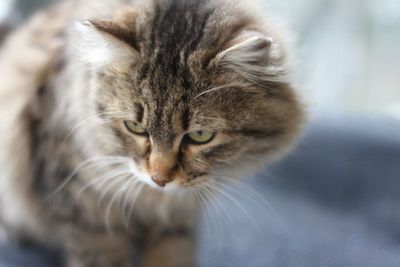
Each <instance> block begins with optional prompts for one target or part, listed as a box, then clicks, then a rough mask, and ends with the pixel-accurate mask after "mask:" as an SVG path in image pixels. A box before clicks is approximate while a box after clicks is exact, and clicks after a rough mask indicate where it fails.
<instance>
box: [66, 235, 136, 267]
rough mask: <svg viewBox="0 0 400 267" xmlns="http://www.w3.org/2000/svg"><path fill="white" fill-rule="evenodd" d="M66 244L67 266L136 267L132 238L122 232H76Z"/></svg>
mask: <svg viewBox="0 0 400 267" xmlns="http://www.w3.org/2000/svg"><path fill="white" fill-rule="evenodd" d="M64 244H65V252H66V261H67V267H134V265H133V260H132V250H131V248H132V243H131V240H130V239H129V238H127V237H126V236H124V235H122V234H112V233H103V232H100V233H96V234H85V233H83V232H80V233H79V234H76V233H74V235H70V236H68V237H67V239H66V240H65V243H64Z"/></svg>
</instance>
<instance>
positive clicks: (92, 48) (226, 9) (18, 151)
mask: <svg viewBox="0 0 400 267" xmlns="http://www.w3.org/2000/svg"><path fill="white" fill-rule="evenodd" d="M288 72H289V69H288V63H287V56H286V49H285V42H284V40H283V37H282V36H281V33H280V30H279V28H277V27H276V26H274V25H273V24H272V23H270V22H266V21H264V19H263V17H262V16H260V15H258V12H256V11H255V10H253V9H251V8H250V7H246V6H244V5H243V3H240V2H234V1H223V0H151V1H133V0H132V1H129V0H125V1H123V0H104V1H96V0H89V1H88V0H87V1H83V0H77V1H62V2H61V3H57V4H55V5H54V6H52V7H50V8H48V9H46V10H44V11H41V12H40V13H39V14H37V15H36V16H34V17H33V19H31V20H30V21H28V22H27V23H26V24H25V25H24V26H22V27H21V28H20V29H19V30H17V31H16V32H15V33H13V34H11V35H10V36H9V37H8V38H7V40H6V41H5V43H4V45H3V47H2V48H1V51H0V75H2V77H1V80H2V83H1V84H0V104H1V105H0V116H1V117H0V119H1V123H2V124H1V126H0V130H1V132H0V134H1V137H0V142H1V143H0V145H1V152H0V163H1V165H0V166H1V167H0V168H1V170H2V172H1V177H0V218H1V222H2V225H4V227H5V228H6V229H7V231H8V233H9V234H10V236H11V237H12V236H15V237H18V236H29V238H32V239H35V240H38V241H40V242H44V243H45V244H48V245H50V246H55V247H59V248H61V249H62V250H63V251H64V253H65V259H66V264H67V266H68V267H87V266H97V267H106V266H118V267H122V266H123V267H125V266H126V267H127V266H134V263H133V261H132V259H131V258H132V257H131V248H132V244H133V245H134V246H135V247H136V248H138V251H140V260H141V264H142V265H143V266H145V267H160V266H163V267H183V266H186V267H188V266H194V265H195V262H194V254H195V244H196V242H195V241H196V234H197V233H196V224H197V220H198V219H197V218H198V211H199V209H200V207H199V206H200V203H199V201H198V198H201V199H204V198H205V197H208V196H209V195H208V194H209V193H210V192H214V190H213V189H215V188H217V187H218V186H219V185H221V184H224V183H226V182H227V180H232V179H240V177H243V176H245V175H247V174H249V173H251V172H254V171H257V170H259V169H260V168H261V167H262V166H264V165H265V164H266V163H268V162H271V161H273V160H277V159H279V158H280V157H281V156H282V155H283V154H285V153H286V152H288V151H289V150H290V149H291V148H292V147H293V145H294V144H295V141H296V139H297V137H298V136H299V133H300V131H301V128H302V125H303V121H304V111H303V107H302V104H301V101H300V100H299V96H298V93H296V90H295V89H294V87H293V85H292V82H291V80H290V76H289V73H288ZM205 190H207V192H208V193H207V194H206V193H204V191H205ZM202 203H203V204H204V203H205V202H202Z"/></svg>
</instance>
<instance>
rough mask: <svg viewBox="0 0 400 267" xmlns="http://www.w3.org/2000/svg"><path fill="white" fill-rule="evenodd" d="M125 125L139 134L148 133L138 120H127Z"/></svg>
mask: <svg viewBox="0 0 400 267" xmlns="http://www.w3.org/2000/svg"><path fill="white" fill-rule="evenodd" d="M124 124H125V127H126V128H127V129H128V130H129V131H130V132H131V133H133V134H137V135H147V132H146V130H145V129H144V127H143V126H142V124H140V123H138V122H136V121H125V122H124Z"/></svg>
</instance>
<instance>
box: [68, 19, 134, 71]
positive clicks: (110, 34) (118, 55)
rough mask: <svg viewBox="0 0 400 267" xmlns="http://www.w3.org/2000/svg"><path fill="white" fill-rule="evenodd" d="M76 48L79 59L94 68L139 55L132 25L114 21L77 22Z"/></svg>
mask: <svg viewBox="0 0 400 267" xmlns="http://www.w3.org/2000/svg"><path fill="white" fill-rule="evenodd" d="M75 33H76V35H77V36H76V37H77V38H75V40H74V41H75V45H74V46H75V48H77V49H76V52H77V53H78V57H79V59H81V60H82V61H83V62H85V63H88V64H90V65H91V66H92V67H95V68H96V67H101V66H103V65H105V64H107V63H110V62H121V61H127V60H129V59H132V58H134V57H135V55H137V52H138V50H137V49H138V48H137V45H136V42H135V32H134V28H133V27H132V25H128V24H123V23H118V22H117V21H113V20H87V21H82V22H75Z"/></svg>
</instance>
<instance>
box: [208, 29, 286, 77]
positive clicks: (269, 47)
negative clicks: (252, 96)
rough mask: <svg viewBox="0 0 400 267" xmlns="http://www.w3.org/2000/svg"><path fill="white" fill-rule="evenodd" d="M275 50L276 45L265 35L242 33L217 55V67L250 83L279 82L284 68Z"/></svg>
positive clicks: (254, 31)
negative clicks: (231, 72) (240, 76)
mask: <svg viewBox="0 0 400 267" xmlns="http://www.w3.org/2000/svg"><path fill="white" fill-rule="evenodd" d="M276 48H277V44H275V43H274V40H273V39H272V38H271V37H269V36H267V35H266V34H264V33H262V32H259V31H256V30H246V31H242V32H241V33H240V34H239V35H238V36H237V37H235V38H234V39H233V40H231V41H230V42H229V43H228V44H227V47H226V48H225V50H223V51H222V52H220V53H219V54H218V55H217V57H216V59H217V65H218V66H219V67H221V68H225V69H230V70H233V71H235V72H237V73H238V74H241V75H242V76H244V77H245V78H247V79H248V80H250V81H251V82H257V83H262V82H263V81H276V80H280V79H281V78H282V77H281V76H282V74H283V73H284V66H283V63H282V62H283V60H282V58H281V56H279V53H277V51H276V50H277V49H276Z"/></svg>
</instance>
